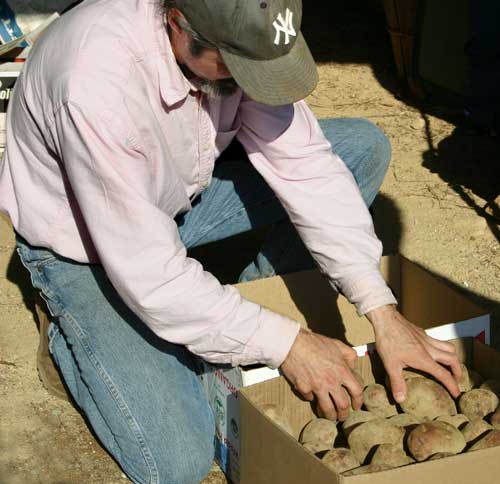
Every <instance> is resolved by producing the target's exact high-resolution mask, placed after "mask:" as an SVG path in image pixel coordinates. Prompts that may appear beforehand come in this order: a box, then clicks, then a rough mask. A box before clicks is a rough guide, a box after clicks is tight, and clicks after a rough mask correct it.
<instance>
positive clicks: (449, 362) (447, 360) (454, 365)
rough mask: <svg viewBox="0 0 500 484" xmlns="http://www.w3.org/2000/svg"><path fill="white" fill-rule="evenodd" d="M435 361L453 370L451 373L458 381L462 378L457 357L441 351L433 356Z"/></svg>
mask: <svg viewBox="0 0 500 484" xmlns="http://www.w3.org/2000/svg"><path fill="white" fill-rule="evenodd" d="M431 356H432V357H433V358H434V360H435V361H437V362H438V363H441V364H443V365H446V366H448V367H450V368H451V373H452V374H453V377H454V378H455V380H456V381H458V380H460V378H461V377H462V368H461V367H460V361H459V359H458V357H457V355H453V354H451V353H447V352H445V351H440V352H439V353H438V354H431Z"/></svg>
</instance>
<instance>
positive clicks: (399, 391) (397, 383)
mask: <svg viewBox="0 0 500 484" xmlns="http://www.w3.org/2000/svg"><path fill="white" fill-rule="evenodd" d="M387 374H388V376H389V380H390V381H391V390H392V396H393V397H394V400H396V402H398V403H402V402H404V401H405V399H406V383H405V380H404V378H403V370H402V368H394V369H391V371H390V372H389V371H388V372H387Z"/></svg>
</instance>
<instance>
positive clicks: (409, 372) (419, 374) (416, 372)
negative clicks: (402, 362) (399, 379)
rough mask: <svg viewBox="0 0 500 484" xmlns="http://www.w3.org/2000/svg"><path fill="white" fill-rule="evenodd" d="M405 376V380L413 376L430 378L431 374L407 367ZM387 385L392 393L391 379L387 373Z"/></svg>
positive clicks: (404, 372) (388, 390) (404, 371)
mask: <svg viewBox="0 0 500 484" xmlns="http://www.w3.org/2000/svg"><path fill="white" fill-rule="evenodd" d="M403 378H404V379H405V380H410V379H411V378H429V376H428V375H427V373H423V372H421V371H420V370H414V369H412V368H406V369H405V370H403ZM385 387H386V388H387V392H388V393H391V394H392V388H391V380H390V378H389V375H387V374H386V375H385Z"/></svg>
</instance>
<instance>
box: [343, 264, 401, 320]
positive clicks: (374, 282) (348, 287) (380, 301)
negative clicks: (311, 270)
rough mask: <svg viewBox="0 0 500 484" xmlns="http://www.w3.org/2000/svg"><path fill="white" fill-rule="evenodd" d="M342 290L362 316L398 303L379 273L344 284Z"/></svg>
mask: <svg viewBox="0 0 500 484" xmlns="http://www.w3.org/2000/svg"><path fill="white" fill-rule="evenodd" d="M337 287H338V286H337ZM341 290H342V292H343V294H344V296H345V297H346V298H347V299H348V300H349V301H350V302H351V303H352V304H354V305H355V306H356V310H357V311H358V314H359V315H360V316H363V315H364V314H366V313H367V312H369V311H372V310H373V309H377V308H379V307H381V306H386V305H388V304H397V303H398V302H397V300H396V298H395V297H394V294H393V293H392V291H391V290H390V288H389V287H388V286H387V283H386V282H385V280H384V278H383V277H382V274H380V272H378V271H377V272H372V273H370V274H367V275H365V276H363V277H357V278H356V280H355V281H353V282H351V281H350V282H348V283H344V284H343V285H342V287H341Z"/></svg>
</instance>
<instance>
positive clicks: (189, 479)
mask: <svg viewBox="0 0 500 484" xmlns="http://www.w3.org/2000/svg"><path fill="white" fill-rule="evenodd" d="M171 445H176V446H177V449H176V451H175V452H171V453H170V455H171V456H177V458H171V459H165V458H161V456H157V458H156V464H157V468H158V481H157V482H158V484H195V483H198V482H200V481H202V480H203V479H204V478H205V477H206V476H207V474H208V473H209V471H210V468H211V466H212V463H213V460H214V457H215V447H214V437H213V435H212V437H211V438H210V439H196V438H192V439H189V442H186V441H183V442H182V443H181V442H173V441H172V442H171ZM146 482H153V481H146Z"/></svg>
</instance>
